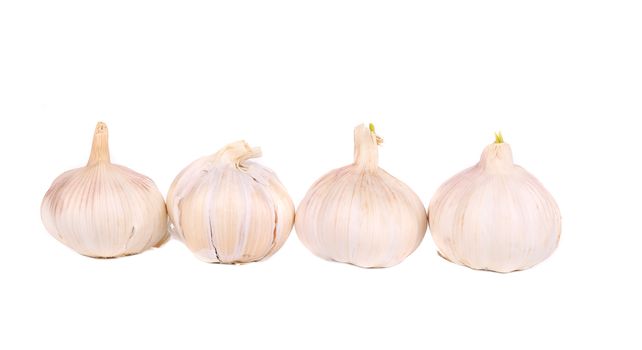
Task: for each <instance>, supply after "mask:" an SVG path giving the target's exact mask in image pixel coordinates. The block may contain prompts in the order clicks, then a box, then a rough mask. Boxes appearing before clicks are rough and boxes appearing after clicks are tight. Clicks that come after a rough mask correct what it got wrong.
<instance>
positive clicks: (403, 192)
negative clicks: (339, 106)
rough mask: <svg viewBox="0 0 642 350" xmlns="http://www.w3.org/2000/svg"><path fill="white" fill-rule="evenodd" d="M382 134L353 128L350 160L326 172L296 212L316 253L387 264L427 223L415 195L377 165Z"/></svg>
mask: <svg viewBox="0 0 642 350" xmlns="http://www.w3.org/2000/svg"><path fill="white" fill-rule="evenodd" d="M382 141H383V140H382V139H381V138H380V137H379V136H377V135H376V134H375V132H374V126H373V125H372V124H370V128H368V127H366V126H365V125H359V126H357V127H356V128H355V130H354V142H355V146H354V163H353V164H351V165H348V166H345V167H342V168H339V169H336V170H333V171H331V172H330V173H328V174H326V175H324V176H323V177H322V178H321V179H319V180H318V181H317V182H316V183H315V184H314V185H312V187H311V188H310V190H309V191H308V193H307V194H306V196H305V198H304V199H303V201H302V202H301V204H299V208H298V210H297V214H296V224H295V225H296V232H297V235H298V236H299V239H300V240H301V242H303V244H304V245H305V246H306V247H307V248H308V249H310V250H311V251H312V252H313V253H314V254H316V255H318V256H319V257H322V258H324V259H327V260H334V261H338V262H344V263H349V264H353V265H357V266H361V267H389V266H393V265H396V264H398V263H400V262H401V261H403V260H404V259H405V258H406V257H407V256H408V255H410V254H411V253H412V252H413V251H414V250H415V249H416V248H417V246H419V243H421V240H422V239H423V237H424V235H425V232H426V225H427V222H426V221H427V218H426V211H425V208H424V206H423V204H422V203H421V200H420V199H419V197H418V196H417V195H416V194H415V193H414V192H413V191H412V190H411V189H410V188H409V187H408V186H406V185H405V184H404V183H403V182H401V181H399V180H398V179H396V178H395V177H393V176H392V175H390V174H388V173H387V172H385V171H384V170H383V169H381V168H379V166H378V150H377V147H378V145H379V144H381V142H382Z"/></svg>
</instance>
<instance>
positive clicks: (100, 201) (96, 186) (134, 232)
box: [41, 123, 169, 258]
mask: <svg viewBox="0 0 642 350" xmlns="http://www.w3.org/2000/svg"><path fill="white" fill-rule="evenodd" d="M107 137H108V134H107V126H106V125H105V124H104V123H98V125H97V126H96V131H95V134H94V142H93V146H92V152H91V156H90V159H89V162H88V163H87V166H86V167H83V168H78V169H74V170H70V171H67V172H65V173H63V174H62V175H60V176H59V177H58V178H56V179H55V180H54V182H53V184H52V185H51V187H50V188H49V190H48V191H47V193H46V194H45V196H44V199H43V201H42V206H41V217H42V222H43V224H44V226H45V228H46V229H47V231H48V232H49V233H50V234H51V235H52V236H54V237H55V238H56V239H58V240H59V241H60V242H62V243H63V244H65V245H66V246H68V247H70V248H71V249H73V250H75V251H76V252H78V253H80V254H82V255H86V256H90V257H95V258H114V257H119V256H125V255H132V254H137V253H140V252H142V251H144V250H147V249H148V248H151V247H153V246H159V245H161V244H162V243H164V242H165V241H166V240H167V238H168V237H169V235H168V233H167V211H166V208H165V201H164V200H163V196H162V195H161V193H160V191H158V189H157V188H156V186H155V185H154V182H153V181H152V180H150V179H149V178H147V177H146V176H144V175H141V174H139V173H136V172H135V171H133V170H131V169H128V168H126V167H123V166H120V165H115V164H111V162H110V160H109V149H108V144H107Z"/></svg>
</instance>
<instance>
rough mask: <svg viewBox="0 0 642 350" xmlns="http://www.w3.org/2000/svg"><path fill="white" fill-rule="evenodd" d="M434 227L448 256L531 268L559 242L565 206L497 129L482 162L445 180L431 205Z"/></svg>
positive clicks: (479, 265) (494, 267)
mask: <svg viewBox="0 0 642 350" xmlns="http://www.w3.org/2000/svg"><path fill="white" fill-rule="evenodd" d="M428 217H429V226H430V232H431V234H432V237H433V240H434V242H435V244H436V245H437V248H438V249H439V253H440V254H441V255H442V256H443V257H444V258H446V259H448V260H450V261H452V262H454V263H457V264H461V265H465V266H468V267H471V268H473V269H479V270H490V271H496V272H511V271H518V270H525V269H528V268H530V267H532V266H534V265H536V264H538V263H540V262H542V261H543V260H545V259H546V258H548V257H549V256H550V255H551V254H552V253H553V251H555V249H556V248H557V245H558V242H559V238H560V233H561V215H560V210H559V208H558V206H557V204H556V203H555V200H554V199H553V197H552V196H551V194H550V193H549V192H548V191H547V190H546V189H545V188H544V186H542V184H541V183H540V182H539V181H538V180H537V179H536V178H535V177H534V176H533V175H531V174H530V173H528V172H527V171H526V170H524V168H522V167H520V166H518V165H515V164H514V163H513V155H512V151H511V148H510V146H509V145H508V144H506V143H504V142H503V139H501V136H500V135H498V140H497V142H495V143H493V144H491V145H488V146H487V147H486V148H485V149H484V152H483V153H482V156H481V159H480V161H479V163H477V164H476V165H475V166H473V167H471V168H468V169H466V170H464V171H462V172H460V173H459V174H457V175H455V176H453V177H452V178H451V179H449V180H448V181H446V182H445V183H444V184H443V185H441V187H440V188H439V189H438V190H437V192H436V193H435V195H434V196H433V198H432V200H431V202H430V205H429V206H428Z"/></svg>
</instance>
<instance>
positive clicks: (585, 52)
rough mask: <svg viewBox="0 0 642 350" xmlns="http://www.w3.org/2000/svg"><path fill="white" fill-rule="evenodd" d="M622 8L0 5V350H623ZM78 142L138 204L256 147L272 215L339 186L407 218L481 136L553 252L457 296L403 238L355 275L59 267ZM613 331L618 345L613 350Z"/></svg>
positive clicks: (626, 243)
mask: <svg viewBox="0 0 642 350" xmlns="http://www.w3.org/2000/svg"><path fill="white" fill-rule="evenodd" d="M640 6H641V5H640V2H639V1H614V0H611V1H561V0H555V1H529V2H526V1H437V2H427V1H417V2H412V1H399V0H397V1H390V2H381V1H348V0H341V1H329V0H326V1H319V2H314V3H313V2H308V1H228V2H214V1H203V2H196V1H176V2H174V3H170V2H161V1H154V2H152V1H150V2H142V1H132V0H127V1H105V2H92V1H77V2H71V1H43V2H33V1H2V2H0V118H1V120H2V124H1V129H0V143H1V144H0V149H1V152H2V164H3V166H2V172H1V175H0V176H1V177H2V181H1V182H0V183H1V185H0V186H2V187H1V188H2V192H1V193H2V194H3V196H2V197H3V200H2V201H0V203H1V204H0V205H1V208H2V213H3V214H2V217H3V228H2V242H1V244H0V259H1V260H0V269H1V270H0V271H1V277H0V278H1V279H0V285H1V286H0V323H1V325H0V348H2V349H19V348H22V349H26V348H30V349H34V348H44V347H48V348H60V349H63V348H64V349H89V348H96V349H103V348H104V349H107V348H119V349H120V348H141V349H142V348H150V349H151V348H174V349H183V348H186V349H191V348H217V349H236V348H253V349H257V348H259V349H260V348H277V347H278V348H291V349H307V348H319V349H334V348H351V349H375V348H384V349H400V348H418V349H419V348H421V349H427V348H431V349H447V348H469V349H470V348H489V349H549V348H561V347H564V348H586V347H588V346H591V347H594V348H604V349H605V348H609V349H623V348H637V349H639V348H640V347H641V346H642V341H641V339H640V338H641V336H640V335H639V332H640V328H641V322H642V321H641V316H640V315H641V314H642V307H641V302H640V298H641V295H642V288H640V280H641V275H642V269H641V267H642V264H641V263H640V255H641V253H640V244H641V243H642V239H641V235H642V232H641V229H640V224H639V220H640V217H641V211H642V205H641V201H640V198H641V196H642V187H641V185H640V182H641V179H642V171H641V169H640V161H641V159H640V150H641V149H642V141H641V140H640V138H641V135H642V129H641V128H640V127H638V126H636V124H637V123H639V119H640V117H641V116H642V19H641V18H642V9H641V7H640ZM98 120H103V121H105V122H107V124H108V125H109V128H110V144H111V155H112V161H113V162H115V163H118V164H122V165H126V166H128V167H130V168H133V169H134V170H136V171H138V172H141V173H143V174H145V175H147V176H149V177H151V178H152V179H154V181H155V182H156V183H157V185H158V187H159V188H160V190H161V192H163V193H164V194H165V193H166V192H167V189H168V188H169V184H170V183H171V181H172V180H173V178H174V176H175V175H176V174H177V173H178V172H179V171H180V170H181V169H182V168H183V167H184V166H186V165H187V164H188V163H189V162H191V161H192V160H194V159H196V158H198V157H200V156H203V155H206V154H209V153H213V152H215V151H216V150H218V149H219V148H220V147H222V146H223V145H225V144H226V143H228V142H231V141H235V140H238V139H245V140H247V141H248V142H249V143H250V144H252V145H256V146H261V147H262V149H263V152H264V157H263V158H262V159H261V160H260V161H261V162H262V163H263V164H266V165H267V166H269V167H271V168H272V169H273V170H274V171H276V173H277V174H278V175H279V177H280V179H281V180H282V182H283V183H284V184H285V186H286V187H287V188H288V189H289V191H290V194H291V196H292V198H293V200H294V202H295V203H298V202H299V201H300V200H301V199H302V198H303V196H304V194H305V192H306V190H307V189H308V187H309V186H310V185H311V184H312V183H313V182H314V181H315V180H316V179H317V178H318V177H320V176H321V175H323V174H324V173H326V172H327V171H329V170H331V169H333V168H337V167H339V166H342V165H345V164H347V163H350V162H351V161H352V130H353V127H354V126H355V125H357V124H358V123H361V122H370V121H372V122H374V123H375V125H376V126H377V132H378V133H379V134H380V135H382V136H383V137H384V138H385V142H384V145H383V146H382V147H381V148H380V160H381V162H380V165H381V166H382V167H383V168H384V169H386V170H387V171H389V172H390V173H391V174H393V175H395V176H397V177H398V178H399V179H401V180H402V181H404V182H406V183H407V184H409V185H410V187H411V188H413V189H414V190H415V191H416V192H417V193H418V194H419V196H420V197H421V198H422V200H423V201H424V204H426V205H427V204H428V202H429V200H430V198H431V195H432V194H433V193H434V192H435V190H436V189H437V187H438V186H439V185H440V184H441V183H442V182H443V181H445V180H447V179H448V178H449V177H450V176H451V175H453V174H455V173H456V172H457V171H459V170H461V169H463V168H465V167H467V166H470V165H473V164H474V163H475V162H476V161H477V160H478V157H479V155H480V154H481V151H482V149H483V147H484V146H486V145H487V144H488V143H490V142H492V141H493V132H495V131H497V130H502V131H503V133H504V136H505V139H506V141H507V142H508V143H510V144H511V146H512V148H513V152H514V158H515V161H516V163H518V164H520V165H522V166H524V167H525V168H526V169H528V170H529V171H530V172H531V173H533V174H535V175H536V176H537V177H538V178H539V179H540V180H541V181H542V183H543V184H544V185H545V186H546V187H547V188H548V190H549V191H550V192H551V193H552V194H553V195H554V196H555V198H556V199H557V201H558V204H559V206H560V208H561V210H562V216H563V228H562V239H561V242H560V246H559V248H558V250H557V251H556V253H555V254H554V255H553V256H552V257H551V258H550V259H548V260H547V261H545V262H544V263H542V264H540V265H538V266H536V267H534V268H533V269H531V270H528V271H524V272H517V273H511V274H497V273H490V272H480V271H473V270H470V269H467V268H464V267H460V266H457V265H454V264H451V263H448V262H446V261H445V260H443V259H441V258H440V257H438V256H437V254H436V250H435V246H434V244H433V242H432V240H431V238H430V233H429V232H428V233H427V234H426V238H425V239H424V241H423V243H422V245H421V246H420V247H419V249H418V250H417V251H416V252H415V253H414V254H413V255H411V256H410V257H409V258H408V259H407V260H405V261H404V262H403V263H402V264H400V265H398V266H396V267H393V268H389V269H375V270H367V269H361V268H357V267H353V266H349V265H343V264H338V263H330V262H326V261H324V260H321V259H319V258H317V257H315V256H314V255H312V254H311V253H310V252H308V251H307V250H306V249H305V248H304V247H303V246H302V244H301V243H300V242H299V240H298V239H297V237H296V234H295V232H294V231H293V232H292V235H291V236H290V239H289V240H288V242H287V244H286V245H285V246H284V247H283V249H282V250H281V251H280V252H278V253H277V254H276V255H275V256H274V257H273V258H271V259H269V260H268V261H265V262H261V263H253V264H249V265H243V266H221V265H211V264H206V263H203V262H201V261H199V260H197V259H196V258H194V257H193V256H192V255H191V253H190V252H189V250H188V249H187V248H186V247H184V246H183V245H182V244H181V243H179V242H178V241H171V242H169V243H168V244H167V245H166V246H164V247H162V248H161V249H156V250H152V251H148V252H145V253H143V254H140V255H137V256H132V257H127V258H121V259H115V260H114V259H112V260H95V259H90V258H86V257H83V256H80V255H78V254H76V253H74V252H73V251H71V250H69V249H68V248H66V247H64V246H63V245H61V244H59V243H58V242H57V241H56V240H55V239H53V238H52V237H51V236H49V234H48V233H47V232H46V231H45V230H44V228H43V226H42V224H41V221H40V212H39V211H40V201H41V199H42V196H43V195H44V193H45V191H46V190H47V188H48V187H49V185H50V184H51V181H53V179H54V178H55V177H56V176H58V175H59V174H60V173H61V172H63V171H65V170H68V169H71V168H75V167H79V166H83V165H84V164H85V162H86V160H87V157H88V155H89V150H90V145H91V137H92V134H93V129H94V126H95V123H96V122H97V121H98ZM636 332H638V334H635V333H636Z"/></svg>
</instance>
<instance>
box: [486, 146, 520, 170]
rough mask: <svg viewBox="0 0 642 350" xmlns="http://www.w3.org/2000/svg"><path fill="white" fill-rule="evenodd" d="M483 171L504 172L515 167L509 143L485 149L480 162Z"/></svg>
mask: <svg viewBox="0 0 642 350" xmlns="http://www.w3.org/2000/svg"><path fill="white" fill-rule="evenodd" d="M479 165H480V166H481V167H482V169H484V170H487V171H492V172H503V171H506V170H509V169H511V168H512V167H513V165H514V164H513V151H512V150H511V148H510V145H509V144H507V143H503V142H501V143H497V142H496V143H492V144H490V145H488V146H486V148H485V149H484V152H483V153H482V155H481V159H480V160H479Z"/></svg>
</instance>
